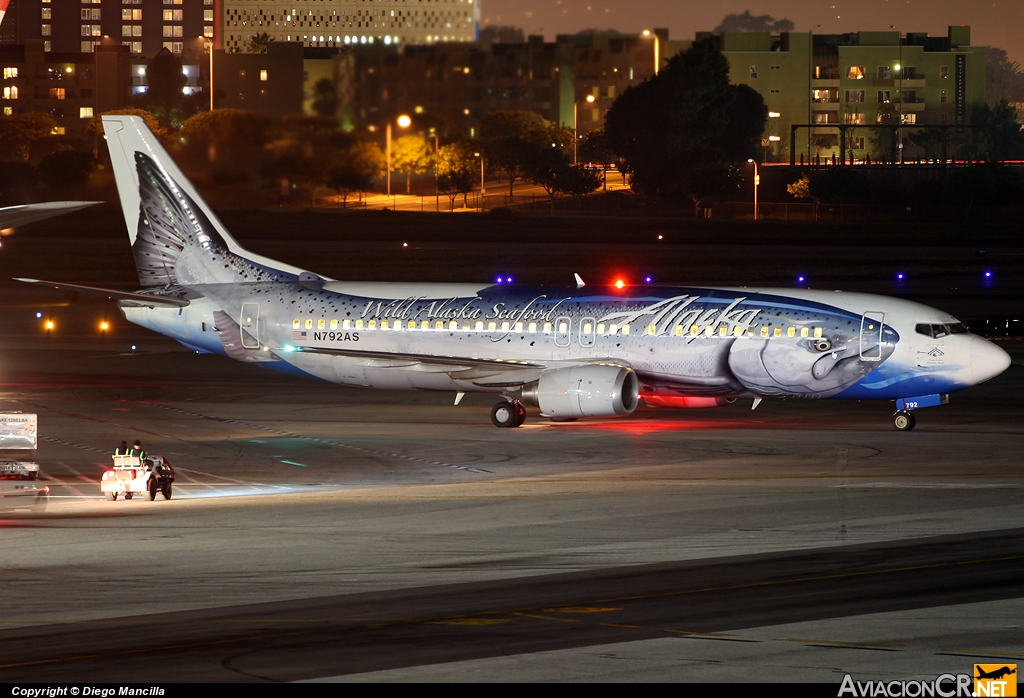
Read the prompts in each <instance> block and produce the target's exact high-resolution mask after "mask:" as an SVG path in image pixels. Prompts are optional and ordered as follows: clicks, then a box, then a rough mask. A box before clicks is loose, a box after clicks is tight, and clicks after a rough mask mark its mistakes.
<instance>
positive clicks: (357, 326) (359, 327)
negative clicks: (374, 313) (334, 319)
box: [356, 320, 363, 330]
mask: <svg viewBox="0 0 1024 698" xmlns="http://www.w3.org/2000/svg"><path fill="white" fill-rule="evenodd" d="M356 329H357V330H361V329H363V321H362V320H356Z"/></svg>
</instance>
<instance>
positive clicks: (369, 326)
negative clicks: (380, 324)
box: [360, 320, 377, 330]
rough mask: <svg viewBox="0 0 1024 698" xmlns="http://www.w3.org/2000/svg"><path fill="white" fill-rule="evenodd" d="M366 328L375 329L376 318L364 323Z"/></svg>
mask: <svg viewBox="0 0 1024 698" xmlns="http://www.w3.org/2000/svg"><path fill="white" fill-rule="evenodd" d="M360 322H361V321H360ZM366 329H368V330H375V329H377V321H376V320H370V321H369V322H368V323H366Z"/></svg>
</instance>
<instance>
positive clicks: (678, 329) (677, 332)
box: [672, 325, 683, 337]
mask: <svg viewBox="0 0 1024 698" xmlns="http://www.w3.org/2000/svg"><path fill="white" fill-rule="evenodd" d="M672 334H674V335H675V336H676V337H682V336H683V326H682V325H676V326H675V327H673V328H672Z"/></svg>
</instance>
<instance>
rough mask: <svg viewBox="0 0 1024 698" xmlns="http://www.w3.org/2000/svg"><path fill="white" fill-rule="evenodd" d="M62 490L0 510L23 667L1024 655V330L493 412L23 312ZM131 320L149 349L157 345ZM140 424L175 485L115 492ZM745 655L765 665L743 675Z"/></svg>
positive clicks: (457, 676)
mask: <svg viewBox="0 0 1024 698" xmlns="http://www.w3.org/2000/svg"><path fill="white" fill-rule="evenodd" d="M0 341H2V344H0V362H2V368H0V383H2V385H0V390H2V392H0V399H2V402H0V407H2V409H5V410H12V409H20V410H23V411H33V412H36V413H38V414H39V421H40V434H41V441H40V448H39V461H40V463H42V464H43V468H44V472H45V475H46V481H45V482H46V483H47V484H48V485H49V486H50V488H51V498H50V501H49V506H48V508H47V510H46V511H45V513H33V512H30V511H25V510H13V511H3V512H0V530H2V535H0V575H2V579H3V586H4V592H3V593H4V598H5V604H4V613H3V615H2V620H0V627H2V629H0V650H2V656H3V660H2V661H0V681H36V682H38V681H69V680H75V681H141V682H152V681H157V682H159V681H191V680H196V681H200V680H202V681H210V680H212V681H248V680H270V681H294V680H322V679H329V680H374V681H378V680H382V681H383V680H397V681H406V680H446V681H448V680H473V681H479V680H524V679H538V680H550V681H558V680H574V681H580V680H583V681H585V680H601V681H614V680H622V681H626V680H726V681H735V680H748V681H749V680H785V681H827V682H831V681H834V682H836V683H837V684H838V683H839V682H840V681H841V680H842V676H843V674H845V673H848V672H849V673H853V674H854V675H855V676H856V677H858V678H861V679H864V678H872V679H879V678H887V677H902V678H912V677H915V676H923V677H927V676H929V675H931V676H932V677H934V675H936V674H938V673H942V672H946V671H950V672H954V673H956V672H969V671H970V670H971V665H972V664H973V662H975V661H986V662H990V663H991V662H998V661H1008V662H1012V661H1015V660H1016V659H1018V658H1019V659H1024V634H1022V631H1021V628H1020V625H1021V624H1020V618H1021V617H1022V614H1021V611H1022V610H1024V606H1022V602H1021V599H1022V598H1024V505H1022V503H1021V493H1022V489H1024V463H1022V461H1021V458H1020V447H1021V444H1022V436H1024V420H1022V416H1024V400H1022V399H1021V397H1020V395H1021V390H1020V388H1021V382H1022V380H1024V371H1022V370H1021V359H1022V354H1024V352H1021V351H1020V350H1019V349H1018V348H1017V347H1016V346H1015V345H1013V344H1012V343H1007V344H1006V346H1007V348H1009V349H1010V351H1011V353H1012V354H1013V356H1014V364H1013V366H1011V368H1010V369H1009V370H1008V371H1007V372H1006V373H1005V374H1003V375H1002V376H1000V377H999V378H996V379H994V380H993V381H991V382H990V383H988V384H985V385H982V386H978V387H976V388H973V389H970V390H968V391H965V392H963V393H960V394H957V395H955V396H954V397H953V400H952V402H951V404H950V405H948V406H945V407H942V408H936V409H933V410H927V411H924V412H922V413H920V414H919V417H918V427H917V429H916V430H915V431H913V432H909V433H902V432H896V431H895V430H893V429H892V427H891V423H890V411H891V406H888V405H885V404H873V403H840V402H820V403H813V404H811V403H794V402H774V403H773V402H765V403H762V405H761V406H760V407H759V408H758V409H757V410H756V411H754V412H751V410H750V404H749V401H744V402H742V403H741V402H738V403H736V404H734V405H731V406H727V407H723V408H719V409H715V410H685V411H656V410H650V409H645V408H641V409H640V410H639V411H638V412H637V413H635V414H634V415H632V416H630V417H627V418H622V419H614V420H603V421H601V420H595V421H591V422H584V421H581V422H577V423H574V424H554V423H550V422H547V421H546V420H543V419H540V418H539V417H537V416H536V415H535V414H533V413H532V411H531V416H530V419H529V421H528V422H527V425H526V426H525V427H523V428H521V429H518V430H500V429H495V428H493V427H492V426H491V425H490V423H489V420H488V409H489V406H490V404H491V402H492V399H491V398H488V397H485V396H472V395H470V396H467V398H466V399H465V400H464V401H463V403H462V404H461V405H460V406H459V407H455V406H453V405H452V404H451V402H452V397H453V396H451V395H447V394H432V393H382V392H372V391H365V390H355V389H346V388H339V387H338V386H333V385H326V384H319V383H313V382H308V381H304V380H300V379H294V378H291V377H288V376H284V375H280V374H275V373H273V372H270V371H265V370H261V369H259V368H255V367H250V366H243V365H241V364H237V363H233V362H231V361H229V360H227V359H223V358H220V357H212V356H198V355H195V354H192V353H190V352H188V351H186V350H184V349H180V348H178V347H176V346H175V345H174V344H173V343H171V342H168V341H165V340H163V339H161V338H159V337H155V336H153V335H150V334H148V333H144V332H142V331H139V332H135V333H133V332H132V331H130V330H123V331H121V334H119V335H118V336H116V337H106V338H101V339H96V338H91V337H86V336H74V337H62V336H58V335H53V336H48V337H39V336H33V335H31V334H20V335H8V336H6V337H2V338H0ZM129 342H132V343H134V344H135V345H136V347H137V349H136V351H131V350H130V348H129V347H130V344H129ZM134 438H140V439H141V440H142V441H143V444H144V445H145V446H146V448H147V449H148V450H149V451H150V453H155V454H161V455H164V456H166V457H167V458H168V459H170V461H171V462H172V464H173V465H174V466H175V469H176V471H177V474H178V480H177V481H176V483H175V490H174V496H173V498H172V499H171V500H170V501H164V500H163V499H162V498H161V497H158V498H157V500H156V501H153V502H150V501H148V500H147V499H142V500H140V499H138V498H136V499H134V500H132V501H123V500H118V501H116V502H109V501H105V500H103V499H101V498H100V492H99V487H98V484H99V476H100V474H101V473H102V471H103V469H104V468H105V467H106V465H107V462H108V461H109V452H110V450H111V449H112V447H113V446H115V445H116V444H117V442H118V441H120V440H121V439H127V440H129V441H131V440H133V439H134ZM737 672H739V673H737Z"/></svg>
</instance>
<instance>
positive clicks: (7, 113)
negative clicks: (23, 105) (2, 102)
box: [4, 107, 14, 116]
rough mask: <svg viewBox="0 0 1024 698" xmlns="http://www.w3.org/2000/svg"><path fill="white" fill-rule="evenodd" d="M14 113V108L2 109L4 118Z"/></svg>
mask: <svg viewBox="0 0 1024 698" xmlns="http://www.w3.org/2000/svg"><path fill="white" fill-rule="evenodd" d="M13 113H14V107H4V116H10V115H11V114H13Z"/></svg>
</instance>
